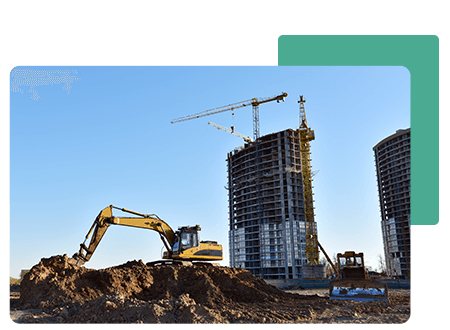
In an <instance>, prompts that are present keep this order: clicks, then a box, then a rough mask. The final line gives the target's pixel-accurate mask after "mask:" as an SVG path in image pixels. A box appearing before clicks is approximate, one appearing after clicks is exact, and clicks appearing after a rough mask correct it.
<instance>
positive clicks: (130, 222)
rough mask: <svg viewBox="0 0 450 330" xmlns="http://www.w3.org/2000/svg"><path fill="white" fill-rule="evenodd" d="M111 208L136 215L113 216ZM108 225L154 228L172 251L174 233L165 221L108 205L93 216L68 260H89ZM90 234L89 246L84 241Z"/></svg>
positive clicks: (76, 262)
mask: <svg viewBox="0 0 450 330" xmlns="http://www.w3.org/2000/svg"><path fill="white" fill-rule="evenodd" d="M113 209H117V210H120V211H122V212H127V213H130V214H134V215H137V216H138V217H115V216H113ZM110 225H121V226H129V227H136V228H144V229H150V230H154V231H156V232H158V233H159V235H160V237H161V240H162V241H163V243H164V246H165V247H166V249H167V251H168V253H169V254H171V253H172V244H173V238H174V236H175V233H174V231H173V230H172V228H171V227H170V226H169V225H168V224H167V223H166V222H164V221H163V220H161V219H160V218H159V217H158V216H157V215H156V214H150V215H149V214H142V213H138V212H134V211H130V210H127V209H124V208H118V207H115V206H113V205H110V206H108V207H106V208H104V209H103V210H102V211H100V213H99V215H98V216H97V218H95V221H94V223H93V224H92V226H91V228H90V229H89V232H88V233H87V235H86V238H85V240H84V242H83V243H81V244H80V250H79V252H77V253H75V254H74V255H73V257H72V258H71V259H70V262H71V263H73V264H76V265H82V264H84V263H85V262H87V261H89V259H90V258H91V256H92V254H93V253H94V251H95V249H96V248H97V246H98V244H99V243H100V241H101V239H102V238H103V235H104V234H105V232H106V230H107V229H108V227H109V226H110ZM91 234H92V237H91V240H90V242H89V246H86V245H85V243H86V241H87V240H88V239H89V237H90V236H91Z"/></svg>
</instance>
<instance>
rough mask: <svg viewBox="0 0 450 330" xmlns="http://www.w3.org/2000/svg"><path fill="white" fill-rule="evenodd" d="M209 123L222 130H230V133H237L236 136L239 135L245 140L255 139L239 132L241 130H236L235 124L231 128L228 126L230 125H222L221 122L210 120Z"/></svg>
mask: <svg viewBox="0 0 450 330" xmlns="http://www.w3.org/2000/svg"><path fill="white" fill-rule="evenodd" d="M208 125H211V126H214V127H215V128H217V129H221V130H222V131H225V132H228V133H230V134H233V135H235V136H237V137H240V138H243V139H244V141H245V142H253V139H252V138H251V137H249V136H246V135H244V134H241V133H239V132H236V131H235V130H234V126H231V129H230V128H228V127H223V126H221V125H219V124H216V123H213V122H212V121H209V122H208Z"/></svg>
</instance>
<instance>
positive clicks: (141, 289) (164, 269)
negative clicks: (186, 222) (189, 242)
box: [20, 255, 298, 322]
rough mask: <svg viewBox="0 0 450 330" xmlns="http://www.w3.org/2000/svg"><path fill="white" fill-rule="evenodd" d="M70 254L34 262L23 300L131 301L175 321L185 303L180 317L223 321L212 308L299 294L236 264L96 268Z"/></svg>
mask: <svg viewBox="0 0 450 330" xmlns="http://www.w3.org/2000/svg"><path fill="white" fill-rule="evenodd" d="M68 260H69V258H68V257H67V255H64V256H53V257H50V258H43V259H42V260H41V261H40V262H39V264H37V265H35V266H34V267H33V268H32V269H31V270H30V271H29V272H28V273H27V274H26V275H25V277H24V279H23V280H22V283H21V286H20V303H21V304H22V306H24V307H25V308H47V309H49V308H53V309H54V308H58V307H61V306H62V305H67V306H72V308H73V307H74V306H76V309H77V314H80V313H81V314H83V313H84V312H86V311H88V310H91V311H92V310H93V309H94V308H95V307H98V308H100V310H101V312H104V311H105V310H107V311H109V314H111V315H112V314H115V313H111V311H113V310H114V311H115V312H116V313H119V314H122V315H123V314H124V313H123V312H124V308H125V309H128V308H129V307H130V305H133V306H134V307H135V308H134V312H133V313H135V312H137V311H139V310H140V309H143V310H142V311H141V312H140V314H142V315H147V316H146V317H145V319H146V320H145V321H148V322H152V321H154V322H173V321H174V317H175V316H174V314H176V313H175V311H178V312H179V311H180V309H183V310H184V312H183V313H184V314H183V315H182V319H184V320H185V321H186V322H189V320H190V321H192V322H194V321H195V320H197V321H199V320H201V319H203V320H209V321H214V322H221V320H222V321H223V317H221V316H220V313H217V312H214V310H217V309H222V308H223V306H232V305H236V304H239V303H253V302H258V303H263V302H266V303H273V302H278V301H280V300H283V299H293V297H298V296H295V295H292V294H288V293H284V292H282V291H280V290H278V289H277V288H275V287H274V286H271V285H268V284H267V283H266V282H264V281H263V280H261V279H259V278H256V277H255V276H253V275H252V274H251V273H250V272H249V271H247V270H245V269H239V268H229V267H220V266H213V265H205V264H200V265H195V264H194V265H192V266H182V265H170V266H167V265H166V266H152V267H150V266H147V265H145V264H144V263H143V262H142V261H141V260H139V261H130V262H127V263H126V264H123V265H120V266H116V267H110V268H106V269H100V270H94V269H88V268H85V267H79V266H75V265H72V264H70V263H69V262H68ZM118 297H119V298H118ZM65 308H66V309H67V307H65ZM83 311H84V312H83ZM186 311H189V312H186ZM88 314H92V313H88ZM93 314H95V313H93ZM83 315H84V314H83ZM86 315H87V314H86ZM142 315H141V316H142ZM67 316H68V315H67ZM73 316H74V318H73V319H72V321H75V322H77V321H81V320H80V319H79V315H77V316H78V317H75V316H76V315H73ZM150 316H151V317H150ZM134 317H138V315H135V316H134ZM179 317H181V316H179ZM111 319H112V318H110V320H111ZM93 321H94V322H95V320H93ZM116 321H117V320H116ZM122 321H124V320H121V322H122ZM127 321H128V320H127Z"/></svg>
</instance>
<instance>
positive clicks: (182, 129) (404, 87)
mask: <svg viewBox="0 0 450 330" xmlns="http://www.w3.org/2000/svg"><path fill="white" fill-rule="evenodd" d="M16 69H17V68H16ZM20 69H39V70H70V76H71V77H76V78H77V79H72V80H71V82H70V87H71V88H70V93H67V90H66V89H63V88H64V87H65V86H66V85H65V84H64V83H62V82H60V83H55V84H49V85H38V86H35V87H34V90H35V91H36V92H37V93H38V95H39V97H40V98H39V99H38V100H35V99H33V98H32V96H33V94H32V93H30V92H27V91H28V90H29V89H30V87H29V86H20V88H21V89H22V90H23V93H21V92H14V91H11V95H10V97H11V110H10V219H11V220H10V248H11V254H10V276H13V277H18V275H19V273H20V270H21V269H28V268H30V267H32V266H33V265H34V264H36V263H37V262H39V260H40V259H41V258H42V257H50V256H52V255H56V254H64V253H66V254H68V255H69V256H71V255H72V254H73V253H74V252H76V251H77V250H78V247H79V244H80V243H81V242H82V241H83V239H84V236H85V235H86V233H87V231H88V229H89V228H90V226H91V224H92V222H93V221H94V219H95V217H96V216H97V214H98V213H99V212H100V210H101V209H103V208H104V207H106V206H108V205H110V204H113V205H115V206H119V207H124V208H128V209H131V210H134V211H137V212H141V213H156V214H157V215H158V216H160V217H161V218H163V219H164V220H166V221H167V222H168V223H169V224H170V225H171V226H172V227H174V228H177V227H178V226H182V225H193V224H200V225H201V226H202V231H201V233H200V234H201V238H202V239H213V240H217V241H219V242H220V243H221V244H222V245H223V246H224V255H225V260H224V261H223V262H222V264H224V265H227V264H228V209H227V198H228V197H227V191H226V189H225V188H224V186H225V185H226V184H227V171H226V162H225V159H226V154H227V152H229V151H231V150H232V149H234V148H235V147H237V146H239V145H242V143H243V141H242V140H241V139H239V138H238V137H235V136H233V135H230V134H228V133H225V132H223V131H219V130H217V129H215V128H213V127H211V126H209V125H208V124H207V123H208V121H213V122H215V123H218V124H220V125H223V126H226V127H230V126H231V125H234V126H235V127H236V130H237V131H238V132H240V133H243V134H246V135H249V136H251V135H252V114H251V109H250V108H248V109H246V108H243V109H239V110H236V111H235V112H234V115H232V113H231V112H225V113H222V114H217V115H213V116H208V117H204V118H199V119H195V120H191V121H187V122H182V123H177V124H171V123H170V121H171V119H174V118H177V117H181V116H184V115H189V114H193V113H197V112H200V111H204V110H208V109H210V108H214V107H218V106H223V105H227V104H230V103H235V102H239V101H243V100H247V99H250V98H253V97H267V96H274V95H278V94H280V93H281V92H283V91H284V92H287V93H288V94H289V95H288V97H287V98H286V101H285V102H284V103H279V104H277V103H276V102H271V103H268V104H263V105H261V106H260V130H261V135H264V134H268V133H271V132H276V131H280V130H284V129H287V128H297V127H298V122H299V118H298V117H299V108H298V103H297V100H298V98H299V95H304V97H305V99H306V104H305V108H306V115H307V119H308V124H309V126H310V127H311V128H312V129H314V131H315V134H316V140H315V141H313V142H311V152H312V154H311V159H312V166H313V171H319V172H318V173H317V174H316V176H315V177H314V193H315V195H314V198H315V207H316V209H315V213H316V221H317V225H318V235H319V241H320V242H321V244H322V245H323V246H324V248H325V249H326V251H327V252H328V253H329V254H334V253H337V252H343V251H345V250H356V251H358V252H359V251H362V252H364V253H365V255H366V259H367V260H366V263H367V264H369V265H370V266H372V267H374V268H375V267H377V256H378V255H379V254H383V246H382V238H381V227H380V211H379V204H378V195H377V186H376V173H375V167H374V156H373V151H372V148H373V146H374V145H376V144H377V143H378V142H379V141H380V140H382V139H383V138H385V137H387V136H389V135H391V134H393V133H395V131H396V130H397V129H401V128H407V127H410V75H409V72H408V70H407V69H405V68H403V67H176V66H175V67H159V66H157V67H38V68H33V67H21V68H20ZM162 247H163V245H162V243H161V241H160V239H159V236H158V235H157V233H155V232H152V231H147V230H140V229H135V228H126V227H120V226H114V227H111V228H110V229H108V232H107V233H106V235H105V237H104V238H103V241H102V242H101V243H100V245H99V247H98V249H97V251H96V252H95V253H94V255H93V257H92V259H91V261H90V262H89V263H87V264H86V266H87V267H90V268H105V267H109V266H114V265H118V264H121V263H124V262H126V261H128V260H134V259H136V260H138V259H142V260H143V261H144V262H146V261H150V260H155V259H159V258H160V257H161V250H162Z"/></svg>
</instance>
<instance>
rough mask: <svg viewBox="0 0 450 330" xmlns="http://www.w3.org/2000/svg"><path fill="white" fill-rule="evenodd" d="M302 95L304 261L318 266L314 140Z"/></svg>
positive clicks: (301, 148) (301, 152) (300, 129)
mask: <svg viewBox="0 0 450 330" xmlns="http://www.w3.org/2000/svg"><path fill="white" fill-rule="evenodd" d="M305 102H306V100H305V99H303V95H301V96H300V100H299V101H298V103H300V127H299V129H298V131H299V133H300V157H301V161H302V179H303V199H304V203H305V227H306V251H305V252H306V259H307V261H308V263H309V264H311V265H318V264H319V248H318V241H317V229H316V225H315V222H314V205H313V192H312V174H311V158H310V153H311V152H310V145H309V142H310V141H312V140H314V139H315V135H314V131H313V130H312V129H311V128H309V127H308V122H307V121H306V113H305Z"/></svg>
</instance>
